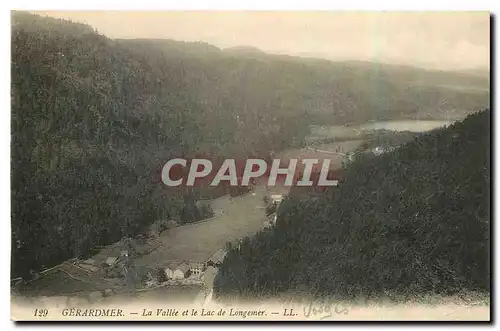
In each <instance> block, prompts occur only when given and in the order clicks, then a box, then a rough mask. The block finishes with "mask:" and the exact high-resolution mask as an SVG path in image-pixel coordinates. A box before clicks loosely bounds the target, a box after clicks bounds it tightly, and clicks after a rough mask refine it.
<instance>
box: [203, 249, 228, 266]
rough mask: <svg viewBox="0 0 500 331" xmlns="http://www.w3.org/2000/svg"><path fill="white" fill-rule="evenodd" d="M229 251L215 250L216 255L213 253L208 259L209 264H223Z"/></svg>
mask: <svg viewBox="0 0 500 331" xmlns="http://www.w3.org/2000/svg"><path fill="white" fill-rule="evenodd" d="M226 254H227V252H226V251H225V250H223V249H219V250H218V251H217V252H215V254H214V255H212V256H211V257H210V258H209V259H208V261H207V263H206V264H207V266H212V267H219V266H220V265H221V264H222V261H224V258H225V257H226Z"/></svg>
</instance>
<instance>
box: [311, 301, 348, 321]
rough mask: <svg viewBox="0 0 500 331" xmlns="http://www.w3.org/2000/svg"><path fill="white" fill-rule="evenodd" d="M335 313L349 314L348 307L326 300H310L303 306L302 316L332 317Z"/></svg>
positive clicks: (321, 318)
mask: <svg viewBox="0 0 500 331" xmlns="http://www.w3.org/2000/svg"><path fill="white" fill-rule="evenodd" d="M334 314H336V315H340V314H343V315H347V314H349V309H348V308H346V307H340V306H338V305H335V304H333V303H331V302H328V301H324V300H322V301H319V300H316V301H310V302H309V304H306V305H305V306H304V316H305V317H310V316H312V317H318V316H320V318H319V319H320V320H323V319H325V318H329V317H332V316H333V315H334Z"/></svg>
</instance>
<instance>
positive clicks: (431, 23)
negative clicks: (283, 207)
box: [38, 11, 490, 70]
mask: <svg viewBox="0 0 500 331" xmlns="http://www.w3.org/2000/svg"><path fill="white" fill-rule="evenodd" d="M38 13H39V14H42V15H48V16H53V17H59V18H65V19H71V20H72V21H77V22H83V23H87V24H89V25H91V26H92V27H94V28H95V29H97V30H98V31H99V33H102V34H104V35H106V36H108V37H110V38H164V39H174V40H181V41H204V42H208V43H210V44H213V45H215V46H218V47H221V48H225V47H231V46H253V47H257V48H259V49H261V50H263V51H265V52H268V53H279V54H289V55H299V56H311V57H318V58H324V59H328V60H339V61H341V60H360V61H375V62H385V63H394V64H405V65H412V66H419V67H424V68H430V69H441V70H456V69H468V68H485V69H489V63H490V16H489V13H488V12H328V11H317V12H311V11H309V12H307V11H302V12H300V11H296V12H283V11H275V12H272V11H268V12H262V11H260V12H259V11H233V12H231V11H198V12H196V11H156V12H152V11H72V12H71V11H66V12H64V11H51V12H38Z"/></svg>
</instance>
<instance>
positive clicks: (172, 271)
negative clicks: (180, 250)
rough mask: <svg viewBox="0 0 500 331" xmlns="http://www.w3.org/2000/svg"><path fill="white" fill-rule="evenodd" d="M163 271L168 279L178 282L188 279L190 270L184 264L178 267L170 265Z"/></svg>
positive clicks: (173, 264)
mask: <svg viewBox="0 0 500 331" xmlns="http://www.w3.org/2000/svg"><path fill="white" fill-rule="evenodd" d="M164 271H165V275H166V276H167V278H168V279H172V280H178V279H184V278H186V277H188V276H189V271H190V268H189V265H187V264H186V263H181V264H180V265H177V264H175V263H172V264H170V265H169V266H168V267H166V268H165V269H164Z"/></svg>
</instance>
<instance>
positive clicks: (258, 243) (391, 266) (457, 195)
mask: <svg viewBox="0 0 500 331" xmlns="http://www.w3.org/2000/svg"><path fill="white" fill-rule="evenodd" d="M489 128H490V112H489V111H482V112H479V113H476V114H473V115H469V116H468V117H467V119H465V120H464V121H463V122H457V123H455V124H454V125H452V126H450V127H448V128H446V129H439V130H434V131H431V132H430V133H427V134H422V135H420V136H418V137H417V138H415V139H414V140H412V141H411V142H409V143H407V144H405V145H404V146H402V147H400V148H398V149H396V150H394V151H392V152H389V153H385V154H382V155H380V156H376V157H374V156H366V157H364V158H359V159H357V160H356V161H354V162H353V163H351V164H349V165H347V168H346V169H345V174H344V176H343V179H342V180H341V182H340V184H339V187H338V188H335V189H331V190H329V191H328V192H326V193H324V194H323V195H322V196H320V197H317V196H314V197H312V196H308V197H304V198H300V197H292V198H289V199H288V200H285V201H284V202H283V203H282V205H281V206H280V208H279V210H278V216H279V217H278V221H277V224H276V227H275V228H272V229H268V230H265V231H263V232H261V233H259V234H258V235H257V236H256V237H254V238H246V239H245V240H243V241H242V243H241V245H238V246H237V247H235V248H233V249H232V250H231V251H230V252H229V253H228V255H227V256H226V259H225V260H224V262H223V264H222V266H221V269H220V272H219V274H218V275H217V278H216V281H215V293H216V295H217V296H218V297H219V298H221V297H222V298H227V297H255V296H265V295H276V294H278V293H284V292H287V291H299V292H303V294H308V295H317V296H322V295H328V296H330V297H334V298H335V297H336V298H339V299H346V298H347V299H352V298H355V297H359V296H365V297H367V296H368V297H369V296H379V295H384V294H387V293H392V294H393V295H399V296H400V297H401V296H402V297H403V298H407V297H408V296H410V297H412V298H413V297H414V296H415V295H423V294H426V293H434V294H435V293H439V294H445V295H448V294H457V293H463V292H464V291H485V292H487V291H489V288H490V278H489V275H490V265H489V254H490V251H489V248H490V198H489V197H490V131H489Z"/></svg>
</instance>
